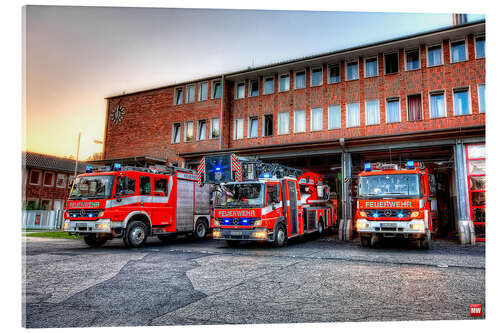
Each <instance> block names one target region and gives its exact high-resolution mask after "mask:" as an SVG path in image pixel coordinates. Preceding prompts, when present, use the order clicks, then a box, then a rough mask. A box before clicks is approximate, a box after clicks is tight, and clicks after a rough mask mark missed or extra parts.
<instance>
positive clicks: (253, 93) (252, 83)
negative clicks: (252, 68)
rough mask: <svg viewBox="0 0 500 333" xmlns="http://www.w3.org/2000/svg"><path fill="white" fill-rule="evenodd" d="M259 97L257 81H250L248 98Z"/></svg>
mask: <svg viewBox="0 0 500 333" xmlns="http://www.w3.org/2000/svg"><path fill="white" fill-rule="evenodd" d="M255 96H259V80H251V81H250V97H255Z"/></svg>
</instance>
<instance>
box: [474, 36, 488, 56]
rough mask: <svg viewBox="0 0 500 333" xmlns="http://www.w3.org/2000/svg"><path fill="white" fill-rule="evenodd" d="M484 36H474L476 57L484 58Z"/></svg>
mask: <svg viewBox="0 0 500 333" xmlns="http://www.w3.org/2000/svg"><path fill="white" fill-rule="evenodd" d="M485 52H486V51H485V38H484V36H481V37H477V38H476V58H477V59H480V58H484V57H485V55H486V53H485Z"/></svg>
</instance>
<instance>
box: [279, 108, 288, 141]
mask: <svg viewBox="0 0 500 333" xmlns="http://www.w3.org/2000/svg"><path fill="white" fill-rule="evenodd" d="M284 113H286V114H287V115H288V126H287V130H286V132H285V133H280V119H281V117H280V115H281V114H284ZM287 134H290V111H282V112H278V135H287Z"/></svg>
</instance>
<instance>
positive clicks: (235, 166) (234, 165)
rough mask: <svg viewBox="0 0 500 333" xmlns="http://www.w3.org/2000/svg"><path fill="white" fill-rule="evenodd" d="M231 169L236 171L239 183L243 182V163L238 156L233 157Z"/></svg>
mask: <svg viewBox="0 0 500 333" xmlns="http://www.w3.org/2000/svg"><path fill="white" fill-rule="evenodd" d="M231 169H232V170H233V171H234V174H235V180H236V181H237V182H241V181H243V175H242V173H241V162H240V159H239V158H238V156H237V155H236V154H232V155H231Z"/></svg>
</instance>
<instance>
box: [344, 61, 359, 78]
mask: <svg viewBox="0 0 500 333" xmlns="http://www.w3.org/2000/svg"><path fill="white" fill-rule="evenodd" d="M352 63H356V66H357V71H356V78H354V79H349V78H348V70H347V68H348V67H349V64H352ZM345 80H346V82H349V81H356V80H359V59H357V60H352V61H346V62H345Z"/></svg>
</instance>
